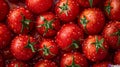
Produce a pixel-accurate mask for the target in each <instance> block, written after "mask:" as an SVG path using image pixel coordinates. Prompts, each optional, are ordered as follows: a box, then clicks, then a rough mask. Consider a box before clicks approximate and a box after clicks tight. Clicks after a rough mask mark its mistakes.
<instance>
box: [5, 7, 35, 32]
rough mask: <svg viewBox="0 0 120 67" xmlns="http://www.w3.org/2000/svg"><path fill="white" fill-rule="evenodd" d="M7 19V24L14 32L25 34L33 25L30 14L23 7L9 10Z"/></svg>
mask: <svg viewBox="0 0 120 67" xmlns="http://www.w3.org/2000/svg"><path fill="white" fill-rule="evenodd" d="M7 20H8V26H9V27H10V28H11V30H12V31H13V32H14V33H16V34H27V33H28V32H29V31H30V30H31V29H32V28H33V25H34V22H33V16H32V14H31V13H30V11H29V10H27V9H25V8H24V7H18V8H15V9H13V10H11V11H10V12H9V15H8V18H7ZM23 27H24V28H23Z"/></svg>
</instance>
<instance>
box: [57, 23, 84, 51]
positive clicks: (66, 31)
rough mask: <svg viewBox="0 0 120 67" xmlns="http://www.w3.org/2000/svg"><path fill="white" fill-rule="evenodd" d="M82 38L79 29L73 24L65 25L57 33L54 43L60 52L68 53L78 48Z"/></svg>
mask: <svg viewBox="0 0 120 67" xmlns="http://www.w3.org/2000/svg"><path fill="white" fill-rule="evenodd" d="M83 38H84V33H83V30H82V29H81V28H79V27H78V26H77V25H75V24H73V23H69V24H65V25H63V26H62V28H61V29H60V31H59V32H58V33H57V36H56V42H57V44H58V46H59V47H60V48H61V49H62V50H66V51H69V50H71V49H74V48H75V49H77V48H79V46H80V44H81V43H82V41H83Z"/></svg>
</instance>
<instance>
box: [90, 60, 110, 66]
mask: <svg viewBox="0 0 120 67" xmlns="http://www.w3.org/2000/svg"><path fill="white" fill-rule="evenodd" d="M110 65H111V62H108V61H104V62H100V63H96V64H94V65H93V66H92V67H109V66H110Z"/></svg>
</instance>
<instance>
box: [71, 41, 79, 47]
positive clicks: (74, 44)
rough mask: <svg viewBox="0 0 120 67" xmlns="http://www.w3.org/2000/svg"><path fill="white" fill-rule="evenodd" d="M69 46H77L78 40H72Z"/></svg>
mask: <svg viewBox="0 0 120 67" xmlns="http://www.w3.org/2000/svg"><path fill="white" fill-rule="evenodd" d="M71 46H72V47H74V48H79V42H78V41H76V40H73V42H72V44H71Z"/></svg>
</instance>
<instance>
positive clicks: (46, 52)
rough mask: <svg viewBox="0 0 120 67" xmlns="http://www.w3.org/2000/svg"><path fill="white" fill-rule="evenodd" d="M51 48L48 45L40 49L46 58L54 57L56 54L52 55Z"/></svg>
mask: <svg viewBox="0 0 120 67" xmlns="http://www.w3.org/2000/svg"><path fill="white" fill-rule="evenodd" d="M50 48H52V47H47V46H46V45H44V46H43V48H42V49H40V50H42V51H43V54H44V55H45V56H48V55H54V54H52V53H51V52H50Z"/></svg>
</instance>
